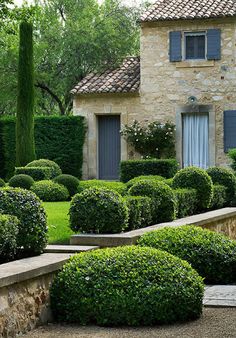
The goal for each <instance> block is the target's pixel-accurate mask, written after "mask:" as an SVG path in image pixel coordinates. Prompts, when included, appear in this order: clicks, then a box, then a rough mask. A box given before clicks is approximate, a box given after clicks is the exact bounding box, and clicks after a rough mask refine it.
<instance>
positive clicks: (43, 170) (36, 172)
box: [15, 167, 51, 181]
mask: <svg viewBox="0 0 236 338" xmlns="http://www.w3.org/2000/svg"><path fill="white" fill-rule="evenodd" d="M15 175H28V176H31V177H32V178H33V180H34V181H42V180H49V179H50V177H51V168H48V167H30V168H28V167H17V168H15Z"/></svg>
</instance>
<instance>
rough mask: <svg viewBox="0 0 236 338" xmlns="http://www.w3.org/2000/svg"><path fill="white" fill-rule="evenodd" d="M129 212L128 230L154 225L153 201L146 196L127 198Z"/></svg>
mask: <svg viewBox="0 0 236 338" xmlns="http://www.w3.org/2000/svg"><path fill="white" fill-rule="evenodd" d="M125 202H126V204H127V207H128V210H129V221H128V224H129V226H128V229H127V230H135V229H140V228H144V227H147V226H148V225H150V224H151V223H152V200H151V198H150V197H144V196H125Z"/></svg>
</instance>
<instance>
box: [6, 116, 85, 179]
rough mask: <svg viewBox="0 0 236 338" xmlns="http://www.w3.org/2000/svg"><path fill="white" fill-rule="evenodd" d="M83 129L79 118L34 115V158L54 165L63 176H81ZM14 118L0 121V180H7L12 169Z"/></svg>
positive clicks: (81, 119) (83, 124) (82, 123)
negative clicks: (50, 161) (46, 160)
mask: <svg viewBox="0 0 236 338" xmlns="http://www.w3.org/2000/svg"><path fill="white" fill-rule="evenodd" d="M85 133H86V127H85V123H84V117H81V116H35V147H36V155H37V158H47V159H50V160H52V161H55V162H56V163H58V165H59V166H60V168H61V169H62V171H63V173H65V174H70V175H74V176H76V177H78V178H80V177H81V175H82V164H83V144H84V139H85ZM15 147H16V146H15V118H14V117H11V116H7V117H2V118H0V177H4V178H10V177H12V176H13V174H14V170H15Z"/></svg>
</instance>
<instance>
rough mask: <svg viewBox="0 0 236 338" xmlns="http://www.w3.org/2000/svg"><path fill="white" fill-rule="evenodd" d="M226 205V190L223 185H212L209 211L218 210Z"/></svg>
mask: <svg viewBox="0 0 236 338" xmlns="http://www.w3.org/2000/svg"><path fill="white" fill-rule="evenodd" d="M226 204H227V189H226V187H225V186H223V185H219V184H215V185H213V197H212V200H211V204H210V209H212V210H214V209H220V208H223V207H224V206H225V205H226Z"/></svg>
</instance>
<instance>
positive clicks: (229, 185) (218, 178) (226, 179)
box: [207, 167, 236, 205]
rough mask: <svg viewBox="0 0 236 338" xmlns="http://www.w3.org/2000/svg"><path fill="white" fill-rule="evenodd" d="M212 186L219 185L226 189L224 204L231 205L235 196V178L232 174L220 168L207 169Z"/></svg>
mask: <svg viewBox="0 0 236 338" xmlns="http://www.w3.org/2000/svg"><path fill="white" fill-rule="evenodd" d="M207 173H208V175H209V176H210V177H211V179H212V182H213V184H220V185H223V186H225V187H226V194H227V196H226V204H229V205H230V204H231V203H232V202H233V200H234V198H235V194H236V177H235V176H234V173H233V172H232V171H231V170H229V169H227V168H222V167H211V168H208V169H207Z"/></svg>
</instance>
